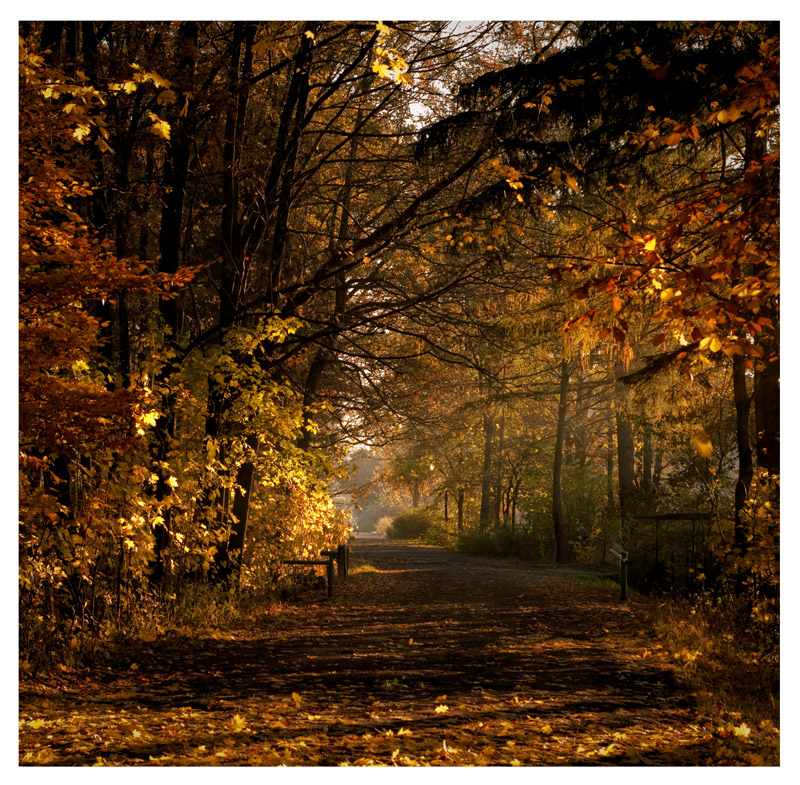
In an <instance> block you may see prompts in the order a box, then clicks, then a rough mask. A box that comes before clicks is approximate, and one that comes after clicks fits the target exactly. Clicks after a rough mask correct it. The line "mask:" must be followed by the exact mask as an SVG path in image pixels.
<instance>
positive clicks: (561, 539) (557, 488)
mask: <svg viewBox="0 0 800 785" xmlns="http://www.w3.org/2000/svg"><path fill="white" fill-rule="evenodd" d="M568 407H569V364H568V363H567V361H566V360H562V361H561V380H560V384H559V390H558V425H557V427H556V444H555V450H554V452H553V530H554V533H555V539H556V561H557V562H558V563H560V564H561V563H563V562H567V561H569V542H568V540H567V524H566V520H565V517H564V499H563V496H562V493H561V474H562V469H563V466H564V437H565V434H566V430H567V409H568Z"/></svg>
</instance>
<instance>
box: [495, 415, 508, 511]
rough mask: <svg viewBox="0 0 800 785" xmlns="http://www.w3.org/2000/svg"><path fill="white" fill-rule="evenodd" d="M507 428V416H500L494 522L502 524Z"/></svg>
mask: <svg viewBox="0 0 800 785" xmlns="http://www.w3.org/2000/svg"><path fill="white" fill-rule="evenodd" d="M505 427H506V416H505V414H501V415H500V422H499V423H498V425H497V473H496V475H495V489H494V522H495V524H498V523H500V521H501V519H502V511H503V441H504V435H505Z"/></svg>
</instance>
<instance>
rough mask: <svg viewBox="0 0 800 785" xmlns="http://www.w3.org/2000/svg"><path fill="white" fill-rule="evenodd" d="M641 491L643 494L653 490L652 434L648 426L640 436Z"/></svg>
mask: <svg viewBox="0 0 800 785" xmlns="http://www.w3.org/2000/svg"><path fill="white" fill-rule="evenodd" d="M642 490H643V491H644V492H645V493H650V491H652V490H653V432H652V430H651V429H650V426H649V425H647V426H645V429H644V434H643V436H642Z"/></svg>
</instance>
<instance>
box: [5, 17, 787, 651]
mask: <svg viewBox="0 0 800 785" xmlns="http://www.w3.org/2000/svg"><path fill="white" fill-rule="evenodd" d="M19 64H20V71H19V79H20V166H19V178H20V179H19V199H20V213H19V215H20V252H19V262H20V275H19V295H20V310H19V316H20V328H19V329H20V332H19V337H20V350H19V351H20V355H19V362H20V545H19V554H20V581H21V593H20V603H21V606H20V608H21V610H20V625H21V642H22V647H23V649H24V650H25V652H26V656H27V657H28V658H29V661H34V660H36V659H37V658H40V659H47V657H49V656H50V655H49V654H48V652H53V651H54V650H56V649H57V648H58V647H59V646H62V647H63V646H69V645H71V644H70V641H74V640H76V639H78V638H82V637H84V636H85V637H91V636H97V635H101V636H102V635H108V634H110V631H111V630H113V629H116V628H119V627H121V626H124V625H126V624H128V625H130V624H135V619H136V618H137V615H138V614H141V613H142V612H143V611H144V610H146V609H152V608H158V609H159V610H158V613H163V614H164V617H165V618H166V617H168V616H169V614H170V613H172V612H173V610H174V608H176V607H178V606H179V605H180V603H181V602H185V598H186V596H187V592H189V591H190V590H191V587H195V586H196V585H198V584H202V585H204V586H210V587H217V588H218V589H219V590H220V591H223V592H226V591H227V592H233V593H237V592H251V593H256V594H257V593H259V592H266V593H270V592H272V593H275V592H277V591H279V590H280V589H281V587H283V586H284V585H285V582H286V581H287V580H288V575H289V573H290V571H291V570H290V568H289V567H288V566H287V565H286V564H285V562H287V561H292V560H299V559H309V558H314V557H315V556H318V554H319V553H320V551H322V550H324V549H326V548H329V547H332V546H336V545H338V544H340V543H342V542H344V541H345V540H346V539H347V537H348V536H349V533H350V528H351V522H350V519H349V516H348V513H347V511H346V509H345V508H344V507H343V506H342V505H341V504H338V505H337V503H336V500H335V493H336V492H337V489H341V488H342V487H345V486H346V475H347V474H348V471H349V468H348V467H351V464H352V461H353V456H354V454H355V451H357V450H366V451H367V453H368V454H369V455H370V457H371V460H378V459H380V462H381V466H382V469H381V471H380V472H379V474H380V475H381V477H382V481H383V487H384V490H385V493H386V494H387V495H388V494H389V489H391V491H392V493H393V494H394V498H392V500H391V506H392V508H393V509H398V508H399V507H400V506H401V505H403V504H405V505H406V506H410V507H413V508H415V509H419V508H422V507H424V506H426V505H427V506H430V507H431V508H435V509H436V513H435V514H433V513H431V515H430V516H429V517H430V520H431V521H434V523H433V524H432V530H433V531H432V534H431V537H432V538H434V539H436V538H438V539H437V540H436V541H437V542H440V543H450V544H452V543H453V542H456V541H459V542H461V545H462V547H465V548H468V547H476V548H477V547H484V548H485V547H488V546H487V543H488V542H489V541H491V542H492V543H493V545H492V546H491V547H494V548H496V549H498V550H501V551H502V550H503V549H504V548H505V549H506V551H510V552H514V553H523V552H524V553H525V554H526V555H527V556H529V557H530V558H533V559H537V560H544V561H546V560H557V561H559V562H566V561H574V560H581V559H592V558H594V556H595V554H596V553H597V552H598V551H604V550H605V548H606V547H607V546H608V547H610V545H612V544H613V543H620V542H622V543H624V544H625V546H626V547H627V548H628V549H629V550H630V552H631V553H632V554H638V555H639V556H640V557H641V562H640V563H642V564H644V563H645V561H647V560H649V559H650V552H651V551H652V543H651V532H650V529H649V528H647V527H648V526H649V524H646V523H643V521H645V520H648V519H647V518H645V517H642V516H647V515H650V516H656V515H666V516H669V515H672V516H674V515H675V514H677V513H686V514H687V515H688V514H689V513H692V514H694V513H696V514H697V515H698V516H700V517H699V518H697V519H698V520H708V521H712V522H713V526H712V525H709V526H707V527H706V529H705V530H704V534H703V547H702V549H701V550H702V554H701V555H698V554H700V550H698V548H696V541H697V538H696V530H695V521H694V520H693V519H692V518H691V517H687V519H686V521H689V522H691V530H690V529H689V528H688V524H686V523H683V524H680V525H677V524H676V525H675V526H674V528H673V530H672V532H671V534H670V535H669V536H668V542H669V544H668V546H664V547H663V548H662V551H661V554H660V555H659V556H657V557H656V562H655V565H654V566H653V567H652V568H651V567H648V570H647V571H646V574H644V571H643V574H642V575H641V576H639V577H640V578H641V580H642V581H643V582H645V583H646V582H647V581H650V582H651V584H653V585H656V586H658V587H660V588H664V587H665V586H666V583H665V581H666V580H667V577H668V576H667V573H669V576H671V577H670V578H669V580H671V581H672V588H673V589H675V587H676V586H679V585H680V588H682V589H685V590H686V591H691V592H696V591H699V590H700V589H701V588H702V589H703V590H707V591H715V592H717V594H718V596H723V595H724V596H728V594H730V593H732V594H734V595H736V596H737V597H738V598H740V599H741V598H746V604H747V606H748V607H747V613H748V614H749V618H752V619H753V620H754V621H755V623H756V624H758V625H761V626H762V628H764V629H766V628H769V629H770V630H775V629H776V621H775V619H776V614H777V588H776V587H777V575H778V536H779V531H778V517H779V490H778V489H779V471H780V442H779V411H778V401H779V379H780V370H779V369H780V363H779V322H780V320H779V283H780V278H779V162H780V158H779V110H780V105H779V30H778V25H777V24H776V23H768V22H741V23H739V22H714V23H712V22H705V23H679V22H638V23H629V22H480V23H472V24H466V23H452V22H377V23H376V22H357V21H350V22H334V21H320V22H302V21H271V22H247V21H236V22H192V21H184V22H92V21H86V22H30V23H23V24H22V25H21V28H20V43H19ZM387 504H389V502H388V501H387ZM437 516H440V517H441V520H439V517H437ZM703 516H705V517H703ZM426 520H427V519H426ZM690 531H691V548H690V546H689V537H690V534H689V532H690ZM503 543H505V544H503ZM656 548H658V546H656ZM665 554H666V555H665ZM661 557H663V558H661ZM648 564H649V561H648ZM744 601H745V600H743V602H744Z"/></svg>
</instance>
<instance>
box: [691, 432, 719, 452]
mask: <svg viewBox="0 0 800 785" xmlns="http://www.w3.org/2000/svg"><path fill="white" fill-rule="evenodd" d="M691 439H692V444H693V445H694V448H695V450H697V452H698V453H699V454H700V456H701V457H703V458H710V457H711V456H712V455H713V453H714V445H713V443H712V442H711V437H710V436H709V435H708V434H707V433H706V432H705V429H704V428H700V427H698V428H696V429H695V431H694V433H693V434H692V436H691Z"/></svg>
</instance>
